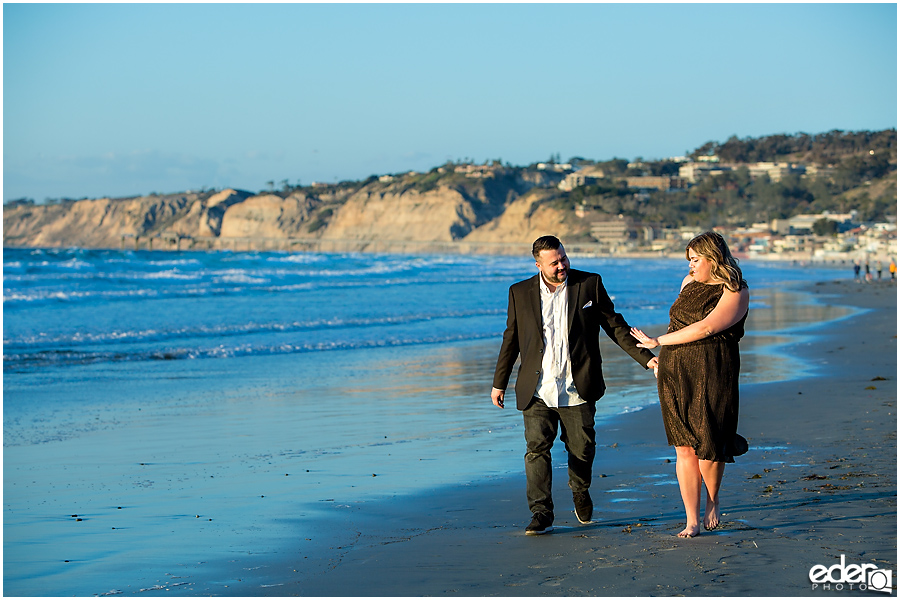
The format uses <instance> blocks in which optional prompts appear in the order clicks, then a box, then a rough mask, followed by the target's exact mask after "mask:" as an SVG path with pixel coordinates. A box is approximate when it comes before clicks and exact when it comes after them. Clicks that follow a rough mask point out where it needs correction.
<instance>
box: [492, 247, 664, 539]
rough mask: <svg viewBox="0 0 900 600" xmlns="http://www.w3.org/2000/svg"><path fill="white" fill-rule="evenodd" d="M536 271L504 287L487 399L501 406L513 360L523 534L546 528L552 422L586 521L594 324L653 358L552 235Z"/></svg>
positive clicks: (597, 281)
mask: <svg viewBox="0 0 900 600" xmlns="http://www.w3.org/2000/svg"><path fill="white" fill-rule="evenodd" d="M531 252H532V254H533V255H534V259H535V266H536V267H537V268H538V273H537V275H535V276H534V277H531V278H529V279H526V280H525V281H520V282H519V283H516V284H513V285H512V286H511V287H510V288H509V306H508V309H507V317H506V331H505V332H504V333H503V342H502V344H501V346H500V356H499V358H498V359H497V368H496V370H495V371H494V383H493V389H492V390H491V401H492V402H493V403H494V405H496V406H498V407H500V408H503V407H504V397H505V395H506V386H507V385H508V384H509V378H510V376H511V375H512V371H513V366H514V365H515V363H516V359H517V358H518V357H519V356H521V359H522V361H521V366H520V367H519V371H518V375H517V379H516V407H517V408H518V409H519V410H521V411H522V413H523V415H524V419H525V442H526V454H525V478H526V496H527V498H528V507H529V508H530V509H531V513H532V519H531V523H530V524H529V525H528V526H527V527H526V529H525V533H526V534H528V535H540V534H543V533H547V532H548V531H550V530H552V525H553V519H554V514H553V509H554V505H553V499H552V496H551V489H552V487H551V476H552V470H553V468H552V465H551V462H550V448H551V447H552V446H553V442H554V440H555V439H556V434H557V431H558V429H559V428H560V426H561V427H562V434H561V435H560V439H561V440H562V441H563V443H564V444H565V446H566V451H567V452H568V454H569V488H570V489H571V490H572V501H573V503H574V505H575V516H576V517H577V518H578V521H579V522H581V523H589V522H590V521H591V517H592V515H593V510H594V504H593V501H592V500H591V495H590V493H589V491H588V488H589V487H590V485H591V470H592V467H593V463H594V453H595V432H594V414H595V412H596V406H595V405H596V402H597V400H598V399H600V397H601V396H602V395H603V392H604V391H605V390H606V385H605V383H604V382H603V373H602V371H601V365H600V363H601V358H600V329H601V328H602V329H603V331H605V332H606V335H608V336H609V337H610V339H612V340H613V341H614V342H615V343H616V344H618V345H619V346H620V347H621V348H622V349H623V350H625V352H627V353H628V354H629V355H630V356H631V357H632V358H633V359H634V360H636V361H637V362H638V363H640V364H641V366H644V367H645V368H648V369H651V368H655V367H656V364H657V359H656V357H655V356H654V355H653V353H652V352H650V351H649V350H644V349H641V348H638V347H637V343H636V342H635V340H634V339H633V338H632V337H631V336H630V335H629V331H630V328H629V326H628V323H626V322H625V319H624V318H623V317H622V315H620V314H619V313H617V312H616V311H615V307H614V306H613V302H612V300H611V299H610V297H609V294H608V293H607V292H606V288H604V287H603V282H602V280H601V278H600V276H599V275H597V274H596V273H588V272H585V271H577V270H574V269H570V268H569V258H568V257H567V256H566V250H565V248H563V245H562V244H561V243H560V241H559V240H558V239H557V238H555V237H553V236H550V235H548V236H544V237H540V238H538V239H537V240H535V242H534V244H533V246H532V251H531Z"/></svg>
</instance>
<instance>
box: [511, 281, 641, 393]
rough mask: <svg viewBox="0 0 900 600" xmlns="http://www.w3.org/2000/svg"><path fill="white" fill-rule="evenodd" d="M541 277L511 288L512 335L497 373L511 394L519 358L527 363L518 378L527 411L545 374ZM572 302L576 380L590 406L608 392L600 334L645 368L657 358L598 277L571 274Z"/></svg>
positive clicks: (571, 340)
mask: <svg viewBox="0 0 900 600" xmlns="http://www.w3.org/2000/svg"><path fill="white" fill-rule="evenodd" d="M540 277H541V276H540V273H538V274H537V275H535V276H534V277H532V278H530V279H526V280H525V281H520V282H519V283H516V284H513V285H512V286H510V288H509V306H508V308H507V317H506V331H504V332H503V343H502V344H501V346H500V356H499V357H498V358H497V368H496V369H495V370H494V387H495V388H498V389H501V390H505V389H506V386H507V385H509V378H510V376H511V375H512V370H513V366H514V365H515V363H516V359H517V358H518V357H519V355H521V357H522V364H521V365H520V366H519V371H518V375H517V376H516V407H517V408H518V409H519V410H525V409H526V408H527V407H528V405H529V404H530V403H531V399H532V398H533V397H534V393H535V391H537V384H538V380H539V379H540V374H541V362H542V358H543V353H544V336H543V327H542V323H541V291H540V287H539V286H540ZM566 286H567V290H568V300H569V315H568V317H569V356H570V359H571V361H572V377H573V379H574V380H575V389H577V390H578V395H580V396H581V397H582V398H584V399H585V400H586V401H588V402H596V401H597V400H599V399H600V397H601V396H603V392H605V391H606V384H605V383H604V382H603V370H602V367H601V364H602V362H603V360H602V359H601V357H600V329H601V328H602V329H603V331H605V332H606V335H608V336H609V338H610V339H611V340H612V341H614V342H615V343H616V344H618V345H619V347H621V348H622V349H623V350H625V352H627V353H628V354H629V355H630V356H631V357H632V358H633V359H634V360H636V361H637V362H638V363H639V364H640V365H641V366H642V367H644V368H645V369H646V368H647V363H648V362H649V361H650V359H652V358H653V356H654V354H653V353H652V352H650V351H649V350H647V349H645V348H638V347H637V345H636V344H637V340H635V339H634V338H633V337H632V336H631V333H630V330H631V327H630V326H629V325H628V323H627V322H626V321H625V318H624V317H623V316H622V315H620V314H619V313H617V312H616V311H615V307H614V306H613V302H612V300H611V299H610V297H609V294H608V293H607V292H606V288H604V287H603V281H602V280H601V278H600V276H599V275H597V274H596V273H587V272H585V271H578V270H576V269H569V275H568V278H567V280H566Z"/></svg>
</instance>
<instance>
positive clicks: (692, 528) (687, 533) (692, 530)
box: [678, 523, 700, 538]
mask: <svg viewBox="0 0 900 600" xmlns="http://www.w3.org/2000/svg"><path fill="white" fill-rule="evenodd" d="M698 533H700V525H699V523H698V524H697V525H689V526H687V527H685V528H684V531H682V532H681V533H679V534H678V537H680V538H692V537H694V536H696V535H697V534H698Z"/></svg>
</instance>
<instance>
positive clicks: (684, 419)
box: [657, 281, 747, 462]
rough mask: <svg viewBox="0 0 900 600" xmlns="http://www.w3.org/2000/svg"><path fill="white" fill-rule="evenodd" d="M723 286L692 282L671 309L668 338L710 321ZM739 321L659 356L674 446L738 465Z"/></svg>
mask: <svg viewBox="0 0 900 600" xmlns="http://www.w3.org/2000/svg"><path fill="white" fill-rule="evenodd" d="M724 288H725V286H724V285H723V284H717V285H707V284H705V283H699V282H696V281H691V282H690V283H688V284H687V285H686V286H684V288H683V289H682V290H681V293H680V294H679V295H678V298H677V299H676V300H675V303H674V304H672V308H671V309H670V310H669V319H670V321H669V330H668V333H671V332H673V331H678V330H679V329H682V328H684V327H687V326H688V325H691V324H692V323H696V322H697V321H700V320H702V319H704V318H706V317H707V316H708V315H709V313H711V312H712V311H713V309H714V308H715V307H716V304H718V302H719V299H720V298H721V297H722V292H723V291H724ZM746 320H747V315H746V314H745V315H744V316H743V317H742V318H741V320H740V321H738V322H737V323H735V324H734V325H732V326H731V327H729V328H728V329H726V330H725V331H722V332H719V333H717V334H715V335H712V336H710V337H708V338H705V339H702V340H697V341H695V342H690V343H687V344H675V345H672V346H662V347H661V349H660V353H659V372H658V379H657V387H658V388H659V405H660V408H661V409H662V416H663V424H664V425H665V427H666V437H667V438H668V440H669V445H671V446H690V447H692V448H694V450H695V451H696V452H697V457H698V458H700V459H703V460H714V461H720V462H734V456H735V454H739V453H740V452H737V453H736V452H735V450H734V448H733V447H732V444H733V443H734V440H735V435H736V434H737V422H738V376H739V374H740V370H741V356H740V352H739V351H738V342H739V341H740V339H741V338H742V337H743V336H744V322H745V321H746Z"/></svg>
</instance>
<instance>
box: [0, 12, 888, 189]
mask: <svg viewBox="0 0 900 600" xmlns="http://www.w3.org/2000/svg"><path fill="white" fill-rule="evenodd" d="M896 126H897V6H896V4H565V5H561V4H263V5H261V4H190V5H188V4H4V6H3V196H4V200H10V199H14V198H19V197H31V198H34V199H36V200H38V201H42V200H44V199H45V198H48V197H51V198H58V197H71V198H80V197H85V196H86V197H92V198H93V197H102V196H114V197H115V196H129V195H142V194H148V193H150V192H153V191H156V192H160V193H167V192H178V191H184V190H187V189H199V188H201V187H207V188H210V187H215V188H223V187H235V188H240V189H245V190H250V191H258V190H262V189H265V188H266V187H267V186H266V182H267V181H275V182H276V185H277V186H280V182H281V181H282V180H285V179H287V180H288V181H290V183H291V184H296V183H298V182H299V183H301V184H304V185H306V184H309V183H311V182H313V181H320V182H334V181H337V180H345V179H364V178H365V177H368V176H369V175H373V174H385V173H398V172H403V171H408V170H418V171H425V170H428V169H430V168H432V167H434V166H437V165H440V164H442V163H444V162H446V161H447V160H458V159H465V158H470V159H473V160H475V161H477V162H482V161H484V160H487V159H495V158H499V159H502V160H503V161H504V162H509V163H512V164H514V165H525V164H529V163H532V162H535V161H541V160H546V159H547V158H549V157H550V155H551V154H557V153H558V154H559V155H560V156H561V158H562V159H564V160H565V159H568V158H569V157H572V156H582V157H585V158H593V159H597V160H607V159H610V158H613V157H620V158H628V159H633V158H635V157H638V156H640V157H643V158H664V157H667V156H675V155H681V154H684V153H685V152H688V151H691V150H693V149H695V148H697V147H698V146H700V145H702V144H704V143H705V142H707V141H710V140H715V141H725V140H726V139H727V138H728V137H730V136H732V135H737V136H739V137H747V136H753V137H756V136H762V135H769V134H775V133H796V132H800V131H803V132H807V133H821V132H825V131H830V130H832V129H843V130H854V131H856V130H863V129H868V130H882V129H887V128H892V127H896Z"/></svg>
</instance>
